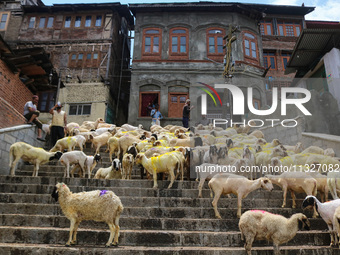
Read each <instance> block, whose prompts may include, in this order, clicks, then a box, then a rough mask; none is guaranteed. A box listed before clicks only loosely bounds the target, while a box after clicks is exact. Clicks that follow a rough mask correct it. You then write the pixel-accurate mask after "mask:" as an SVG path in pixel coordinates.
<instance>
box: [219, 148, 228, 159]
mask: <svg viewBox="0 0 340 255" xmlns="http://www.w3.org/2000/svg"><path fill="white" fill-rule="evenodd" d="M217 155H218V158H219V159H220V158H222V159H223V158H225V157H227V156H228V148H227V147H220V148H219V150H218V152H217Z"/></svg>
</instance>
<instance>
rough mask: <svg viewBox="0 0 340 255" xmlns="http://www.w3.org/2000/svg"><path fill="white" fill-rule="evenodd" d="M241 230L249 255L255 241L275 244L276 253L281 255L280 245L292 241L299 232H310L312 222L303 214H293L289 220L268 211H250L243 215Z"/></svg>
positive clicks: (240, 222) (240, 223)
mask: <svg viewBox="0 0 340 255" xmlns="http://www.w3.org/2000/svg"><path fill="white" fill-rule="evenodd" d="M239 229H240V231H241V239H242V240H244V239H245V246H244V247H245V249H246V251H247V254H248V255H251V248H252V244H253V241H254V240H268V241H271V242H273V245H274V253H275V254H280V250H279V245H280V244H282V243H287V242H288V241H289V240H291V239H292V238H293V237H294V236H295V235H296V232H297V231H298V230H303V229H305V230H309V229H310V222H309V220H308V219H307V217H306V216H305V215H304V214H302V213H296V214H293V215H292V216H291V217H290V218H289V219H287V218H285V217H283V216H281V215H278V214H272V213H269V212H266V211H261V210H250V211H247V212H245V213H243V214H242V216H241V218H240V221H239Z"/></svg>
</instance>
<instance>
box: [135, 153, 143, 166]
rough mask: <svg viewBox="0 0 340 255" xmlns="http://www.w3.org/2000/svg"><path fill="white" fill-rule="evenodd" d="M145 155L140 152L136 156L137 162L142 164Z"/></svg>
mask: <svg viewBox="0 0 340 255" xmlns="http://www.w3.org/2000/svg"><path fill="white" fill-rule="evenodd" d="M142 158H143V155H142V154H140V153H138V154H137V156H136V161H135V162H136V164H140V163H141V162H142Z"/></svg>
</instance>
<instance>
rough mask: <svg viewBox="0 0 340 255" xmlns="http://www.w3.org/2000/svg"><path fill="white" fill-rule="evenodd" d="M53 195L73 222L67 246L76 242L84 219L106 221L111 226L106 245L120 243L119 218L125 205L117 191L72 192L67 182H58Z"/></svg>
mask: <svg viewBox="0 0 340 255" xmlns="http://www.w3.org/2000/svg"><path fill="white" fill-rule="evenodd" d="M52 197H53V198H54V199H55V200H56V201H57V202H59V204H60V207H61V210H62V211H63V213H64V214H65V216H66V217H67V218H68V219H69V220H70V223H71V225H70V236H69V239H68V241H67V243H66V246H70V245H71V244H76V242H77V230H78V226H79V224H80V222H81V221H83V220H94V221H99V222H106V223H107V224H108V225H109V228H110V237H109V240H108V242H107V243H106V245H105V246H106V247H109V246H111V245H114V246H117V245H118V237H119V230H120V227H119V218H120V215H121V213H122V212H123V209H124V207H123V204H122V202H121V201H120V199H119V197H118V196H116V195H115V193H113V192H112V191H109V190H94V191H89V192H81V193H72V192H71V191H70V189H69V187H67V186H66V184H64V183H58V184H57V185H56V186H55V188H54V190H53V192H52ZM112 241H113V242H112Z"/></svg>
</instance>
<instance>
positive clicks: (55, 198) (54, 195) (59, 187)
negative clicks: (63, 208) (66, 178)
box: [51, 182, 70, 202]
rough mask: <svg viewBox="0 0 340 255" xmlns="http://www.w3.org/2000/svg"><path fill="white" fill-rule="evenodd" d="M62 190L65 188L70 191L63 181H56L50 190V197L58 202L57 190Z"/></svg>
mask: <svg viewBox="0 0 340 255" xmlns="http://www.w3.org/2000/svg"><path fill="white" fill-rule="evenodd" d="M62 190H66V191H68V192H69V191H70V189H69V188H68V187H67V185H66V184H65V183H63V182H61V183H60V182H59V183H57V185H55V187H54V189H53V191H52V194H51V197H53V198H54V200H55V201H56V202H58V199H59V192H60V191H62Z"/></svg>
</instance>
